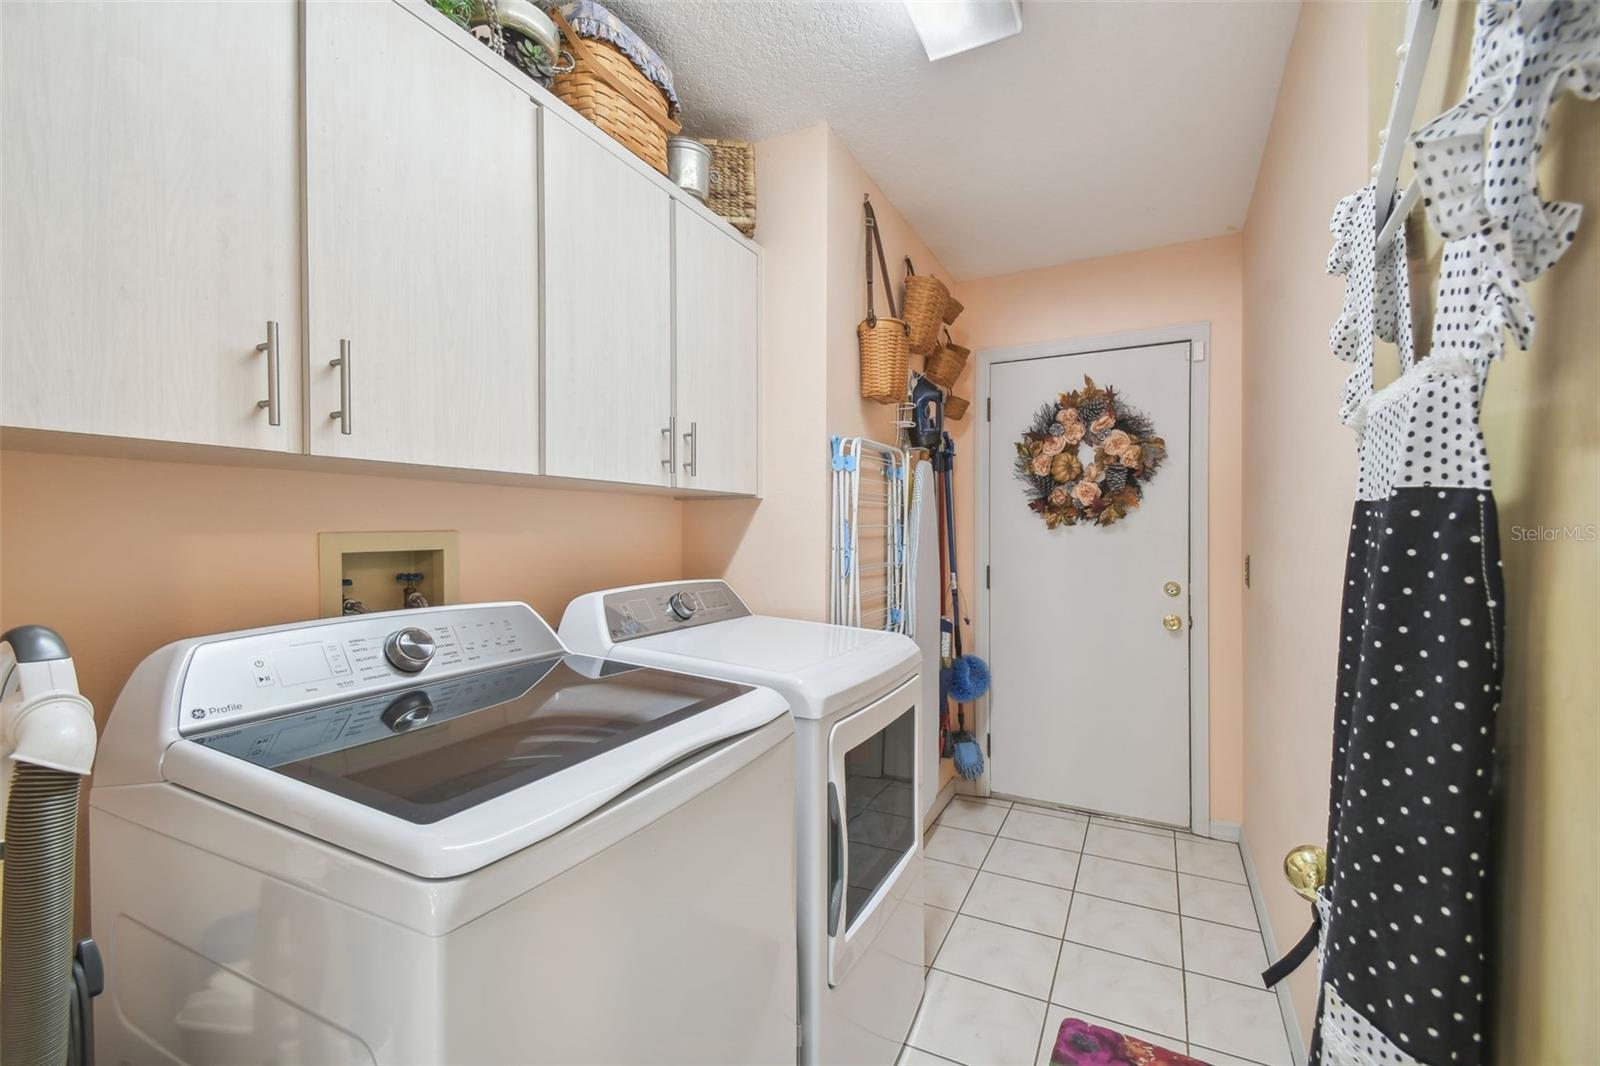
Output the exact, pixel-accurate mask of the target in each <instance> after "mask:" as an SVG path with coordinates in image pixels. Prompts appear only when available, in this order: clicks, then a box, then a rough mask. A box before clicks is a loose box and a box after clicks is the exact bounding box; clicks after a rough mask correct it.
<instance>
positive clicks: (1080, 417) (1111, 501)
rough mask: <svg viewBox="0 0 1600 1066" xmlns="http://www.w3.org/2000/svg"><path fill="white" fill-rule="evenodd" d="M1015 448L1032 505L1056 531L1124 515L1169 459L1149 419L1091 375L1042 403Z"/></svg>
mask: <svg viewBox="0 0 1600 1066" xmlns="http://www.w3.org/2000/svg"><path fill="white" fill-rule="evenodd" d="M1016 446H1017V461H1016V476H1017V480H1018V481H1020V482H1022V483H1023V485H1024V486H1025V488H1026V496H1027V499H1028V509H1029V510H1031V511H1033V512H1034V513H1035V514H1037V515H1039V517H1041V518H1043V519H1044V524H1045V526H1046V527H1047V528H1050V529H1055V528H1056V527H1057V526H1075V525H1077V524H1078V523H1080V522H1089V523H1093V524H1094V525H1097V526H1109V525H1112V524H1113V523H1115V522H1119V521H1121V520H1122V519H1124V518H1126V517H1127V516H1128V512H1130V511H1132V510H1135V509H1136V508H1137V507H1138V506H1139V501H1140V500H1142V499H1144V487H1145V485H1146V484H1148V483H1149V481H1150V479H1151V478H1153V477H1154V476H1155V473H1156V471H1157V470H1158V469H1160V467H1161V464H1162V463H1163V462H1165V461H1166V458H1167V442H1166V441H1164V440H1162V439H1161V438H1160V437H1158V436H1157V435H1156V433H1155V427H1154V426H1152V425H1151V423H1150V419H1149V417H1148V416H1146V415H1145V414H1144V413H1143V412H1142V411H1140V410H1138V409H1137V408H1135V407H1132V406H1131V405H1129V404H1128V403H1126V402H1125V401H1124V400H1123V399H1122V398H1121V397H1120V396H1119V395H1117V391H1116V389H1115V388H1113V387H1112V386H1110V385H1107V386H1104V387H1102V386H1100V385H1096V384H1095V383H1094V379H1093V378H1091V377H1089V376H1087V375H1085V376H1084V379H1083V388H1081V389H1075V390H1073V391H1071V392H1063V393H1061V394H1060V396H1058V397H1057V398H1056V399H1055V400H1054V401H1053V402H1050V403H1046V404H1044V405H1043V406H1042V407H1040V408H1039V411H1038V413H1037V414H1036V415H1035V416H1034V418H1033V422H1032V424H1031V425H1030V426H1029V427H1028V429H1027V431H1026V432H1024V433H1023V434H1022V437H1021V438H1020V439H1019V440H1018V441H1017V445H1016ZM1084 448H1087V449H1088V451H1089V455H1088V457H1087V461H1086V460H1085V457H1084V455H1083V454H1082V452H1083V449H1084Z"/></svg>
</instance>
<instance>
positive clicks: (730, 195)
mask: <svg viewBox="0 0 1600 1066" xmlns="http://www.w3.org/2000/svg"><path fill="white" fill-rule="evenodd" d="M700 143H702V144H704V145H705V146H706V147H707V148H709V149H711V198H710V199H709V200H707V201H706V203H707V205H708V206H709V207H710V208H711V210H713V211H715V212H716V213H717V214H719V215H721V216H722V217H723V218H725V219H727V220H728V221H729V222H731V223H733V225H734V228H735V229H737V230H738V231H739V232H740V233H742V234H744V235H745V236H746V237H754V236H755V235H756V148H755V145H753V144H751V143H750V142H749V141H727V140H718V139H715V138H710V139H707V140H704V141H701V142H700Z"/></svg>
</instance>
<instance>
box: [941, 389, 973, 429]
mask: <svg viewBox="0 0 1600 1066" xmlns="http://www.w3.org/2000/svg"><path fill="white" fill-rule="evenodd" d="M970 406H972V403H971V401H970V400H968V399H967V398H966V397H964V396H957V395H956V394H955V393H953V392H952V393H948V394H946V396H945V398H944V416H945V417H946V418H950V419H954V420H955V421H957V422H959V421H961V420H962V419H963V418H965V417H967V408H968V407H970Z"/></svg>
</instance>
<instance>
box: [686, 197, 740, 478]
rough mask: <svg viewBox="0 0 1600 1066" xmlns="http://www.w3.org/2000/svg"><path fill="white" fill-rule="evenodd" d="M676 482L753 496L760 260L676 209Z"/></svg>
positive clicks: (699, 219) (713, 226) (703, 221)
mask: <svg viewBox="0 0 1600 1066" xmlns="http://www.w3.org/2000/svg"><path fill="white" fill-rule="evenodd" d="M675 210H676V216H675V219H676V223H675V232H674V234H673V247H674V260H675V262H674V275H673V276H674V290H675V292H676V304H677V315H676V330H677V364H678V365H677V396H678V406H677V414H678V433H679V435H680V439H679V446H678V484H679V485H680V486H682V487H684V488H694V489H706V490H710V491H714V492H729V493H750V494H754V493H755V492H756V490H757V487H758V478H759V475H760V453H759V447H758V445H759V432H758V414H759V411H760V406H761V403H760V401H761V397H760V394H759V383H758V377H757V373H758V366H759V351H760V319H759V302H760V292H759V286H760V277H759V272H760V261H759V259H758V257H757V255H756V253H755V252H754V251H752V250H751V249H750V248H749V247H747V246H746V245H744V244H741V243H740V242H739V241H737V240H735V239H734V238H733V237H732V236H730V235H729V234H728V233H726V232H724V231H723V229H722V227H720V226H718V225H716V224H715V223H712V222H710V221H707V220H706V219H705V218H702V217H701V216H700V215H698V214H696V213H695V212H694V211H692V210H690V209H689V208H686V207H683V206H681V205H679V206H677V207H676V209H675Z"/></svg>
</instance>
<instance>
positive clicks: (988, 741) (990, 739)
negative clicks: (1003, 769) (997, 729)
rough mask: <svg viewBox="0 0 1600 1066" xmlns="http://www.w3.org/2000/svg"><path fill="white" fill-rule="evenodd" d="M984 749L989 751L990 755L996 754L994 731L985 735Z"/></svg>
mask: <svg viewBox="0 0 1600 1066" xmlns="http://www.w3.org/2000/svg"><path fill="white" fill-rule="evenodd" d="M983 750H984V752H985V753H987V754H989V755H993V754H994V734H993V733H985V734H984V735H983Z"/></svg>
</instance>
